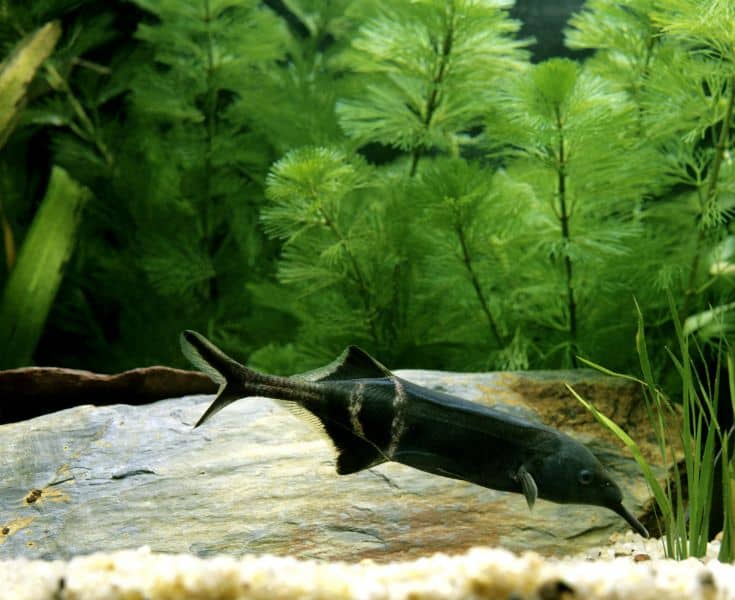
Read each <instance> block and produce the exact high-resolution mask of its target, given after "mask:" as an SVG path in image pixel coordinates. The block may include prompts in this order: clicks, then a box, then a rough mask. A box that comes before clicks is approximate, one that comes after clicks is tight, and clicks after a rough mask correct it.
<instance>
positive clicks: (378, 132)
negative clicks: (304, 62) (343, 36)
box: [337, 0, 525, 172]
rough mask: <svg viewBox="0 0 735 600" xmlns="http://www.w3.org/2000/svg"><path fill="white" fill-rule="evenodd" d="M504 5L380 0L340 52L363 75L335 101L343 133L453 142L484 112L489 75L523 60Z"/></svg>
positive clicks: (420, 145)
mask: <svg viewBox="0 0 735 600" xmlns="http://www.w3.org/2000/svg"><path fill="white" fill-rule="evenodd" d="M509 4H510V3H508V2H485V1H479V0H451V1H449V2H447V1H444V0H425V1H423V2H419V3H411V4H401V3H388V2H383V3H381V8H380V11H379V13H378V15H377V16H375V17H374V18H372V19H371V20H369V21H368V22H367V23H366V24H364V25H363V26H362V27H361V28H360V30H359V32H358V34H357V37H356V38H355V40H354V41H353V49H354V50H353V52H351V53H348V54H347V55H346V56H345V61H347V60H349V64H350V66H351V68H352V70H353V71H354V72H356V73H358V74H360V76H361V78H362V80H363V81H364V82H365V83H364V86H365V88H364V90H363V91H362V92H361V93H360V95H359V96H356V97H354V98H350V99H345V100H342V101H340V102H339V104H338V106H337V114H338V116H339V119H340V124H341V125H342V127H343V128H344V130H345V131H346V132H347V135H348V136H349V137H350V138H351V139H353V140H354V141H355V142H356V143H358V144H365V143H368V142H380V143H382V144H386V145H390V146H395V147H397V148H400V149H402V150H404V151H418V150H419V149H430V148H438V149H441V150H451V149H452V148H455V147H456V145H457V142H458V140H457V137H456V136H457V134H458V133H459V132H461V131H464V130H467V129H468V128H470V127H472V126H473V125H479V124H480V122H481V117H482V116H483V115H485V114H486V113H487V111H488V105H487V104H488V99H489V93H488V92H489V90H490V89H491V87H492V85H493V84H492V82H493V80H494V79H496V78H497V77H498V75H499V74H501V73H508V72H513V71H519V70H522V69H523V68H524V67H525V64H524V62H523V60H524V58H525V54H524V53H523V52H522V51H521V48H522V47H523V45H524V43H523V42H520V41H518V40H516V39H514V38H513V37H512V34H513V33H515V32H516V31H517V29H518V24H517V23H516V22H514V21H512V20H510V19H509V18H508V17H507V13H506V12H505V11H504V9H505V8H506V7H507V6H508V5H509ZM415 160H416V159H415ZM415 160H414V163H415ZM413 171H415V164H414V165H413V168H412V172H413Z"/></svg>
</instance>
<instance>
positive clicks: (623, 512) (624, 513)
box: [609, 502, 651, 538]
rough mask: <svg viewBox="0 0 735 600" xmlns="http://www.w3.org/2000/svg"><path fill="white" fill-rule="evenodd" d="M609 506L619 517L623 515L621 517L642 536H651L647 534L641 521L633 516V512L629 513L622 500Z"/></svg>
mask: <svg viewBox="0 0 735 600" xmlns="http://www.w3.org/2000/svg"><path fill="white" fill-rule="evenodd" d="M609 508H610V510H612V511H613V512H616V513H617V514H619V515H620V516H621V517H623V519H625V520H626V521H627V522H628V525H630V526H631V527H632V528H633V531H635V532H636V533H638V534H640V535H641V536H642V537H644V538H649V537H651V536H650V535H649V534H648V529H646V528H645V527H644V526H643V523H641V522H640V521H639V520H638V519H636V518H635V516H633V513H631V512H630V511H629V510H628V509H627V508H625V506H624V505H623V503H622V502H621V503H619V504H616V505H612V506H610V507H609Z"/></svg>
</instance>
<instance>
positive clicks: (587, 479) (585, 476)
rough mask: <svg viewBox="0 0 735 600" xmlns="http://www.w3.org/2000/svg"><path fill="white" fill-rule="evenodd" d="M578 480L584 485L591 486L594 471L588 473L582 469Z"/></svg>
mask: <svg viewBox="0 0 735 600" xmlns="http://www.w3.org/2000/svg"><path fill="white" fill-rule="evenodd" d="M578 479H579V483H581V484H582V485H589V484H590V483H592V471H588V470H587V469H582V470H581V471H580V472H579V476H578Z"/></svg>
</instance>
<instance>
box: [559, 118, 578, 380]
mask: <svg viewBox="0 0 735 600" xmlns="http://www.w3.org/2000/svg"><path fill="white" fill-rule="evenodd" d="M555 112H556V127H557V130H558V131H559V154H558V162H557V169H556V173H557V194H558V196H559V213H558V217H559V221H560V223H561V235H562V237H563V238H564V243H565V247H566V248H565V252H564V272H565V275H566V284H567V310H568V311H569V342H570V348H571V354H572V364H573V365H574V366H575V367H576V366H577V301H576V299H575V297H574V285H573V283H572V279H573V265H572V259H571V258H570V256H569V253H568V252H567V251H566V250H567V249H568V248H569V245H570V243H571V235H570V233H569V218H570V217H571V213H570V212H569V211H568V209H567V182H566V178H567V174H566V162H565V161H566V156H565V152H564V123H563V122H562V118H561V113H560V112H559V107H558V106H557V107H556V109H555Z"/></svg>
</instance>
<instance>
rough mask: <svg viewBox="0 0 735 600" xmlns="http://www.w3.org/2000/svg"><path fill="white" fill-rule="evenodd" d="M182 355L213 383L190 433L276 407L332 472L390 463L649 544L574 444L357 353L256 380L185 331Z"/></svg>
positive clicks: (616, 492)
mask: <svg viewBox="0 0 735 600" xmlns="http://www.w3.org/2000/svg"><path fill="white" fill-rule="evenodd" d="M181 345H182V350H183V351H184V354H185V355H186V356H187V357H188V358H189V359H190V360H191V361H192V363H194V364H195V365H196V366H198V367H199V368H201V369H202V370H203V371H204V372H206V373H208V374H209V375H210V376H211V377H212V379H213V380H214V381H216V382H218V383H219V384H220V389H219V393H218V394H217V397H216V398H215V400H214V402H213V403H212V404H211V405H210V407H209V408H208V409H207V411H206V412H205V413H204V414H203V415H202V417H201V418H200V419H199V421H198V423H197V424H196V427H198V426H199V425H201V424H202V423H204V422H205V421H207V420H208V419H209V418H211V417H212V415H214V414H215V413H216V412H218V411H219V410H221V409H222V408H224V407H225V406H227V405H228V404H230V403H231V402H234V401H235V400H238V399H240V398H244V397H248V396H264V397H267V398H272V399H274V400H279V401H282V402H283V403H284V406H285V407H286V408H289V409H290V410H292V411H294V412H296V413H298V414H300V415H301V416H303V417H305V418H306V419H307V420H308V421H310V422H311V423H312V424H313V425H315V426H317V427H318V428H320V429H321V430H323V431H324V432H325V433H326V434H327V436H328V437H329V439H330V440H331V441H332V443H333V445H334V447H335V449H336V451H337V472H338V473H340V474H342V475H347V474H350V473H355V472H358V471H361V470H363V469H367V468H370V467H372V466H375V465H378V464H380V463H383V462H386V461H395V462H399V463H402V464H405V465H408V466H410V467H414V468H416V469H420V470H422V471H426V472H428V473H433V474H435V475H441V476H444V477H451V478H453V479H459V480H463V481H469V482H472V483H475V484H478V485H481V486H484V487H487V488H491V489H495V490H501V491H506V492H515V493H519V494H523V495H524V496H525V498H526V501H527V503H528V505H529V507H531V508H532V507H533V504H534V502H535V501H536V498H543V499H545V500H550V501H552V502H557V503H561V504H566V503H577V504H590V505H595V506H602V507H605V508H608V509H610V510H613V511H614V512H616V513H617V514H619V515H620V516H621V517H623V518H624V519H625V520H626V521H627V522H628V523H629V524H630V525H631V527H632V528H633V529H634V530H635V531H637V532H638V533H640V534H641V535H643V536H644V537H648V532H647V531H646V529H645V527H643V525H642V524H641V523H640V522H638V520H637V519H636V518H635V517H634V516H633V515H632V514H631V513H630V512H629V511H628V510H627V509H626V508H625V507H624V506H623V503H622V493H621V491H620V488H619V487H618V486H617V485H616V484H615V482H614V481H613V480H612V478H611V477H610V475H609V474H608V473H607V471H606V470H605V468H604V467H603V466H602V464H601V463H600V462H599V460H597V458H596V457H595V456H594V455H593V454H592V453H591V452H590V451H589V450H588V449H587V448H586V447H585V446H584V445H582V444H581V443H579V442H577V441H576V440H574V439H573V438H571V437H569V436H567V435H565V434H563V433H562V432H560V431H558V430H556V429H553V428H551V427H547V426H545V425H542V424H538V423H533V422H530V421H526V420H524V419H521V418H518V417H514V416H511V415H508V414H506V413H503V412H500V411H498V410H495V409H493V408H490V407H487V406H484V405H481V404H477V403H474V402H470V401H468V400H465V399H462V398H459V397H457V396H453V395H450V394H446V393H443V392H440V391H436V390H431V389H429V388H425V387H423V386H420V385H417V384H415V383H412V382H410V381H407V380H404V379H402V378H400V377H397V376H396V375H395V374H393V373H392V372H391V371H389V370H388V369H387V368H386V367H384V366H383V365H382V364H380V363H379V362H378V361H376V360H375V359H373V358H372V357H371V356H370V355H368V354H367V353H366V352H364V351H363V350H361V349H359V348H358V347H356V346H350V347H349V348H347V349H346V350H345V351H344V352H343V353H342V355H341V356H340V357H339V358H338V359H337V360H335V361H334V362H333V363H331V364H330V365H327V366H326V367H324V368H322V369H318V370H316V371H313V372H311V373H307V374H304V375H301V376H293V377H277V376H273V375H265V374H262V373H259V372H256V371H254V370H252V369H249V368H247V367H245V366H243V365H241V364H240V363H238V362H236V361H235V360H233V359H231V358H230V357H229V356H227V355H226V354H224V353H223V352H222V351H221V350H220V349H219V348H217V347H216V346H215V345H214V344H212V343H211V342H209V341H208V340H207V339H206V338H204V337H203V336H201V335H200V334H198V333H196V332H193V331H185V332H184V333H183V334H182V336H181Z"/></svg>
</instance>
